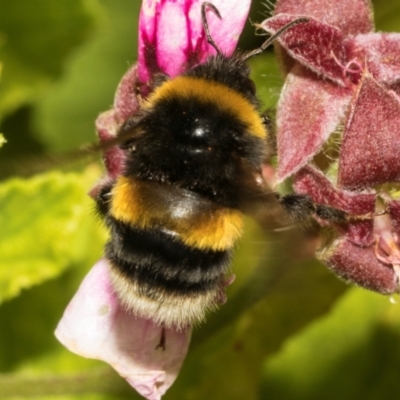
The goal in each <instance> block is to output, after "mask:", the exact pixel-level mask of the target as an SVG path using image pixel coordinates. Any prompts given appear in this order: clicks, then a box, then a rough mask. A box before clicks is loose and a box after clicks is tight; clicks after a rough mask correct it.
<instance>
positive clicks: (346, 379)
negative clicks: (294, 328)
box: [261, 288, 400, 400]
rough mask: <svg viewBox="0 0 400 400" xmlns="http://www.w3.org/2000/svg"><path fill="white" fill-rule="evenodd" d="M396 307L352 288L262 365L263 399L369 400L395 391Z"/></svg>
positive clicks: (399, 337)
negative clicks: (331, 309)
mask: <svg viewBox="0 0 400 400" xmlns="http://www.w3.org/2000/svg"><path fill="white" fill-rule="evenodd" d="M399 311H400V306H399V305H398V304H392V303H391V302H389V299H388V298H387V297H384V296H380V295H377V294H373V293H370V292H367V291H365V290H362V289H358V288H353V289H352V290H351V291H349V292H348V293H347V295H346V296H345V297H344V298H343V299H342V300H341V301H340V302H339V303H338V304H337V305H336V306H335V308H334V309H333V311H332V313H331V314H330V315H328V316H325V317H324V318H322V319H320V320H319V321H317V322H316V323H314V324H313V325H311V326H310V327H308V328H307V329H305V330H304V331H303V332H301V333H300V334H298V335H297V336H294V337H293V338H291V339H290V340H288V341H287V343H286V344H285V346H284V348H283V349H282V351H281V352H280V353H279V354H277V355H276V356H275V357H272V358H271V359H270V360H268V361H267V362H266V364H265V369H264V382H263V388H262V396H261V398H272V399H280V400H286V399H287V400H289V399H298V400H303V399H304V400H306V399H322V398H323V399H328V400H329V399H332V400H333V399H343V400H347V399H348V400H350V399H354V398H362V399H364V400H373V399H377V398H382V399H386V398H390V397H391V396H392V395H393V393H397V392H398V390H399V383H398V382H399V380H398V371H399V368H400V347H399V342H400V312H399Z"/></svg>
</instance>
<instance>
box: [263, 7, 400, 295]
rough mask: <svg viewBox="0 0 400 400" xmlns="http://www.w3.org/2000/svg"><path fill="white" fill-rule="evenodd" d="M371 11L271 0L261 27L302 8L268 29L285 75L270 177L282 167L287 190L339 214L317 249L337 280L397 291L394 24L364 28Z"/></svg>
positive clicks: (399, 116)
mask: <svg viewBox="0 0 400 400" xmlns="http://www.w3.org/2000/svg"><path fill="white" fill-rule="evenodd" d="M344 10H345V12H344ZM372 16H373V13H372V9H371V6H370V3H369V1H367V0H339V1H335V2H331V1H326V0H317V1H306V0H280V1H278V2H277V5H276V8H275V15H274V16H273V17H272V18H270V19H267V20H266V21H264V22H263V23H262V24H261V27H262V28H263V29H265V30H266V31H267V32H269V33H270V34H273V33H275V32H276V31H277V30H279V29H280V28H281V27H283V26H284V25H286V24H287V23H289V22H291V21H293V20H295V19H297V18H299V17H308V18H309V22H308V23H303V24H298V25H296V26H295V27H293V28H292V29H290V30H289V31H288V32H286V33H285V34H283V35H282V36H281V37H280V38H279V39H278V43H279V54H280V56H281V63H282V67H283V69H284V71H285V73H286V74H287V78H286V82H285V85H284V87H283V90H282V94H281V97H280V100H279V104H278V110H277V129H278V132H277V146H278V169H277V179H278V181H282V180H284V179H285V178H287V177H290V176H292V177H293V178H294V190H295V191H296V192H297V193H301V194H306V195H308V196H310V197H311V199H312V200H313V201H314V202H316V203H318V204H322V205H326V206H330V207H333V208H337V209H340V210H342V211H345V212H346V213H347V214H348V222H347V223H345V224H341V225H338V224H336V226H335V228H336V238H335V239H334V240H333V241H332V242H330V243H329V244H328V246H327V247H326V248H325V249H323V250H322V251H321V252H320V253H319V256H320V258H321V259H322V260H323V261H324V262H326V263H327V264H328V265H329V267H330V268H331V269H332V270H333V271H335V272H336V273H337V274H338V275H339V276H341V277H342V278H344V279H345V280H347V281H351V282H354V283H356V284H358V285H360V286H363V287H366V288H368V289H371V290H374V291H378V292H380V293H385V294H388V293H393V292H396V291H399V268H398V265H399V263H400V251H399V247H400V242H399V235H398V226H399V217H400V215H399V213H398V201H397V200H396V199H395V198H393V196H392V193H393V192H391V191H389V190H387V189H386V187H389V186H387V185H388V184H393V183H397V182H399V181H400V158H399V154H400V141H399V138H400V97H399V85H398V83H399V78H400V62H399V57H398V54H399V50H400V34H397V33H373V32H372V31H373V18H372ZM334 132H335V139H334V141H335V148H334V149H333V151H334V152H333V154H335V156H334V157H333V159H332V155H330V156H329V158H328V157H326V156H325V152H329V151H330V150H329V149H330V147H329V146H330V143H331V142H333V140H332V141H329V139H330V137H331V135H332V134H333V133H334ZM338 142H339V143H340V144H339V145H338ZM321 160H323V163H320V162H321ZM327 164H328V167H327V166H326V165H327ZM319 165H320V166H321V168H323V170H324V171H326V172H327V175H328V176H329V179H328V177H327V176H325V175H324V173H323V172H322V170H321V171H319V170H318V169H317V168H316V167H318V166H319ZM385 185H386V186H385ZM320 222H321V223H322V224H326V221H320Z"/></svg>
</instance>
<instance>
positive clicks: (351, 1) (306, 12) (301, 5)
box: [274, 0, 374, 36]
mask: <svg viewBox="0 0 400 400" xmlns="http://www.w3.org/2000/svg"><path fill="white" fill-rule="evenodd" d="M274 14H275V15H278V14H292V15H296V16H299V15H302V16H307V17H313V18H315V19H317V20H318V21H320V22H322V23H324V24H327V25H332V26H335V27H336V28H339V29H340V30H341V31H342V33H343V34H344V35H346V36H347V35H354V34H357V33H367V32H371V31H372V30H373V29H374V22H373V12H372V9H371V4H370V2H369V1H368V0H345V1H340V0H338V1H332V0H312V1H309V0H278V1H277V3H276V7H275V12H274Z"/></svg>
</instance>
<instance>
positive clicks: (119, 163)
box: [96, 109, 125, 180]
mask: <svg viewBox="0 0 400 400" xmlns="http://www.w3.org/2000/svg"><path fill="white" fill-rule="evenodd" d="M119 127H120V124H119V123H118V122H117V117H116V112H115V110H114V109H111V110H108V111H105V112H103V113H101V114H100V115H99V116H98V117H97V119H96V131H97V136H98V137H99V139H100V143H103V144H104V143H106V142H107V141H109V140H111V139H114V138H115V136H116V135H117V132H118V129H119ZM124 160H125V153H124V152H123V150H122V149H120V148H119V147H118V146H114V147H112V148H110V149H109V150H107V151H105V152H104V154H103V161H104V165H105V167H106V171H107V178H106V179H111V180H112V179H115V178H116V177H117V176H118V175H120V174H121V172H122V168H123V165H124Z"/></svg>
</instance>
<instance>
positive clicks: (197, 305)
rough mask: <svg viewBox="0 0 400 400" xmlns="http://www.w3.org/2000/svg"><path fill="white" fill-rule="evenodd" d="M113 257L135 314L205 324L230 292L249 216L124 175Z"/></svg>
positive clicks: (114, 272)
mask: <svg viewBox="0 0 400 400" xmlns="http://www.w3.org/2000/svg"><path fill="white" fill-rule="evenodd" d="M105 222H106V224H107V226H108V227H109V229H110V237H111V239H110V241H109V242H108V244H107V246H106V254H105V257H106V259H107V260H108V262H109V263H110V266H111V276H112V281H113V285H114V288H115V290H116V292H117V294H118V296H119V298H120V299H121V301H122V303H123V304H124V305H125V307H127V309H129V310H131V311H133V312H134V313H136V314H137V315H140V316H143V317H146V318H151V319H152V320H154V321H156V322H157V323H159V324H162V325H164V326H169V327H171V326H174V327H175V328H183V327H185V326H188V325H193V324H194V323H196V322H198V321H201V320H202V319H203V318H204V316H205V313H206V312H207V310H209V309H212V308H215V307H216V306H217V305H218V303H219V301H220V298H221V293H222V292H223V289H224V285H225V283H224V282H225V281H226V275H227V273H228V271H229V266H230V260H231V254H232V250H233V247H234V245H235V243H236V241H237V240H238V239H239V238H240V236H241V233H242V229H241V228H242V214H241V213H240V212H239V211H238V210H233V209H232V210H231V209H227V208H224V207H222V206H220V205H218V204H216V203H213V202H211V201H209V200H207V199H204V198H202V197H201V196H199V195H197V194H195V193H191V192H189V191H187V190H185V189H180V188H177V187H175V186H171V185H160V184H157V183H154V182H143V181H139V180H136V179H133V178H130V177H123V176H122V177H120V178H119V179H118V180H117V182H116V183H115V184H114V186H113V187H112V188H110V202H109V205H108V209H107V211H106V213H105Z"/></svg>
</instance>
